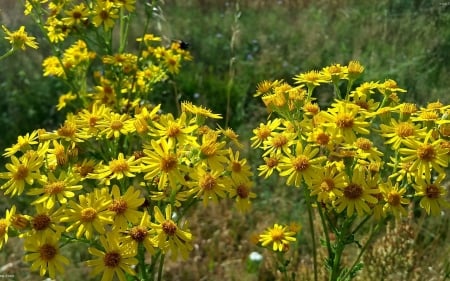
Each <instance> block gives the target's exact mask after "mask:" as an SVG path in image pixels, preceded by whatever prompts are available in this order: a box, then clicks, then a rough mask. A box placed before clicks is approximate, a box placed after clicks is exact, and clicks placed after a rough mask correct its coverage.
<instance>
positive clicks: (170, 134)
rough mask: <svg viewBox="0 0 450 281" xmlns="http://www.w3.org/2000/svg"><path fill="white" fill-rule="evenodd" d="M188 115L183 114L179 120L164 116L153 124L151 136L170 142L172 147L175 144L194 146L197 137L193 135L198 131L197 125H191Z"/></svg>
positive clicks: (168, 115)
mask: <svg viewBox="0 0 450 281" xmlns="http://www.w3.org/2000/svg"><path fill="white" fill-rule="evenodd" d="M186 118H187V116H186V113H184V112H183V113H182V114H181V115H180V117H179V118H178V119H174V118H173V116H172V114H167V115H162V116H161V118H160V119H159V120H158V121H157V122H153V123H152V125H153V126H154V130H152V131H151V133H150V135H152V136H155V137H160V138H165V139H167V140H168V144H169V146H170V147H172V146H173V145H174V144H175V143H178V144H180V145H184V144H193V143H195V142H196V137H195V136H193V135H192V132H194V131H195V130H196V129H197V127H198V126H197V125H195V124H189V123H191V122H190V120H187V119H186Z"/></svg>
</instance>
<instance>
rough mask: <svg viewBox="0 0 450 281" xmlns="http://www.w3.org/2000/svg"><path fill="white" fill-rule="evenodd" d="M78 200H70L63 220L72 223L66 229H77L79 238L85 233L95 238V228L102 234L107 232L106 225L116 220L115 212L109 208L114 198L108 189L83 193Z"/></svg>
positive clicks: (69, 230) (68, 230)
mask: <svg viewBox="0 0 450 281" xmlns="http://www.w3.org/2000/svg"><path fill="white" fill-rule="evenodd" d="M78 201H79V204H78V203H76V202H74V201H69V203H68V208H67V209H66V211H65V214H64V216H63V217H62V218H61V221H62V222H69V223H72V224H71V225H70V226H69V227H67V230H66V231H67V232H71V231H72V230H77V232H76V237H77V238H80V237H81V235H83V234H84V236H85V237H86V238H87V239H92V238H93V235H94V230H95V231H96V232H97V233H100V234H103V233H105V226H106V225H108V224H112V223H113V222H114V221H113V217H114V212H113V211H110V210H109V207H110V205H111V203H112V199H111V197H110V196H109V194H108V193H107V191H106V190H105V189H104V190H95V191H93V192H91V193H87V194H81V195H80V196H78Z"/></svg>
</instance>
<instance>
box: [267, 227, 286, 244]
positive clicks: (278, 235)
mask: <svg viewBox="0 0 450 281" xmlns="http://www.w3.org/2000/svg"><path fill="white" fill-rule="evenodd" d="M270 236H271V237H272V240H273V241H281V240H283V238H284V232H283V230H282V229H278V228H275V229H272V230H271V231H270Z"/></svg>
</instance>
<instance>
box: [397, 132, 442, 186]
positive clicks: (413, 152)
mask: <svg viewBox="0 0 450 281" xmlns="http://www.w3.org/2000/svg"><path fill="white" fill-rule="evenodd" d="M431 133H432V131H430V132H429V133H428V134H427V136H426V137H425V140H424V141H423V142H422V141H419V140H416V139H409V140H406V141H405V142H404V144H405V146H406V147H405V148H400V149H399V152H400V154H402V155H403V157H402V158H401V161H402V162H409V161H410V162H412V165H411V167H410V169H411V170H412V171H416V174H417V176H418V177H421V176H422V175H425V177H426V178H431V170H432V169H433V170H435V171H437V172H438V173H439V174H445V171H444V169H443V168H444V167H447V166H448V155H447V150H446V149H444V148H443V147H442V146H441V145H440V143H441V140H440V139H437V140H435V141H432V140H431V138H432V137H431Z"/></svg>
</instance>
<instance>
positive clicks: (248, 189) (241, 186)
mask: <svg viewBox="0 0 450 281" xmlns="http://www.w3.org/2000/svg"><path fill="white" fill-rule="evenodd" d="M252 187H253V182H251V181H250V180H248V179H241V178H238V179H233V180H232V181H231V190H230V198H235V201H236V207H237V209H238V210H239V211H240V212H242V213H245V212H247V211H248V210H250V206H251V199H253V198H256V194H255V193H254V192H252Z"/></svg>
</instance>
